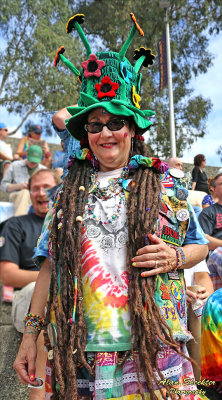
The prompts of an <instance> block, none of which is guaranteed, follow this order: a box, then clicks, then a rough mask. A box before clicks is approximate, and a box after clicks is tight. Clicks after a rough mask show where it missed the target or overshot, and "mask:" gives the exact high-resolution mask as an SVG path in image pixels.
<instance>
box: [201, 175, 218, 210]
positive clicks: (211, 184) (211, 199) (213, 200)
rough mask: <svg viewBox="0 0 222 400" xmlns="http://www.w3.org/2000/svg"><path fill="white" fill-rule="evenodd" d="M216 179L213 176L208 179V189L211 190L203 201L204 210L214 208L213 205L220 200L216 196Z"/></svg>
mask: <svg viewBox="0 0 222 400" xmlns="http://www.w3.org/2000/svg"><path fill="white" fill-rule="evenodd" d="M214 184H215V183H214V177H213V176H211V177H210V178H209V179H208V188H209V193H210V194H206V196H204V198H203V200H202V208H207V207H209V206H212V204H214V203H217V201H218V198H217V197H216V196H215V194H214Z"/></svg>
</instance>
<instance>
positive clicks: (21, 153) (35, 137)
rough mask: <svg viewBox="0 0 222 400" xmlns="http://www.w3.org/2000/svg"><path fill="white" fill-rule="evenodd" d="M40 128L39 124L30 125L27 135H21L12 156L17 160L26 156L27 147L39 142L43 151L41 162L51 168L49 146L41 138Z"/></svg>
mask: <svg viewBox="0 0 222 400" xmlns="http://www.w3.org/2000/svg"><path fill="white" fill-rule="evenodd" d="M41 134H42V128H41V126H40V125H31V126H30V127H29V131H28V136H26V137H23V138H22V139H21V140H20V141H19V143H18V146H17V149H16V152H15V154H14V158H15V159H17V160H24V159H26V158H27V151H28V148H29V147H30V146H31V145H33V144H39V146H40V147H41V148H42V151H43V160H42V162H41V164H43V165H45V166H46V167H47V168H51V163H52V157H51V154H50V150H49V146H48V144H47V142H46V141H45V140H42V139H41Z"/></svg>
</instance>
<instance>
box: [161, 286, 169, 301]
mask: <svg viewBox="0 0 222 400" xmlns="http://www.w3.org/2000/svg"><path fill="white" fill-rule="evenodd" d="M160 290H161V291H162V292H163V293H162V296H161V299H163V300H170V294H169V291H168V288H167V286H166V285H164V284H163V283H161V286H160Z"/></svg>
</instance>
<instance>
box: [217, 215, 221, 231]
mask: <svg viewBox="0 0 222 400" xmlns="http://www.w3.org/2000/svg"><path fill="white" fill-rule="evenodd" d="M216 221H217V222H216V227H217V229H221V228H222V214H218V213H217V214H216Z"/></svg>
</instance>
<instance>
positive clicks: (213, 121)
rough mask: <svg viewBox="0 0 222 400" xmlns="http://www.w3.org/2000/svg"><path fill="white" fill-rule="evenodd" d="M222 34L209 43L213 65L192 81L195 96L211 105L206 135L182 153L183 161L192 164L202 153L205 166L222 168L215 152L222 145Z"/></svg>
mask: <svg viewBox="0 0 222 400" xmlns="http://www.w3.org/2000/svg"><path fill="white" fill-rule="evenodd" d="M221 49H222V32H221V33H220V35H218V36H216V37H214V38H212V39H211V41H210V45H209V51H210V52H211V53H212V54H214V56H215V59H214V61H213V63H214V65H213V66H212V67H211V68H210V69H209V71H208V72H207V74H202V75H200V76H198V78H197V79H195V80H193V81H192V87H193V88H194V89H195V94H196V95H198V94H202V95H204V97H209V98H210V99H211V101H212V103H213V108H212V111H211V113H210V114H209V117H208V121H207V131H208V133H207V134H206V135H205V136H204V138H201V139H198V140H197V142H195V143H194V144H193V145H192V148H191V150H189V151H186V152H184V155H183V158H182V159H183V161H184V162H191V163H192V162H193V157H194V156H195V155H196V154H199V153H202V154H204V155H205V156H206V160H207V165H212V166H216V167H218V166H220V167H221V166H222V162H221V161H220V157H219V156H218V155H217V154H216V150H217V149H218V147H219V146H220V145H222V72H221V71H222V70H221V65H222V52H221Z"/></svg>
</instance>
